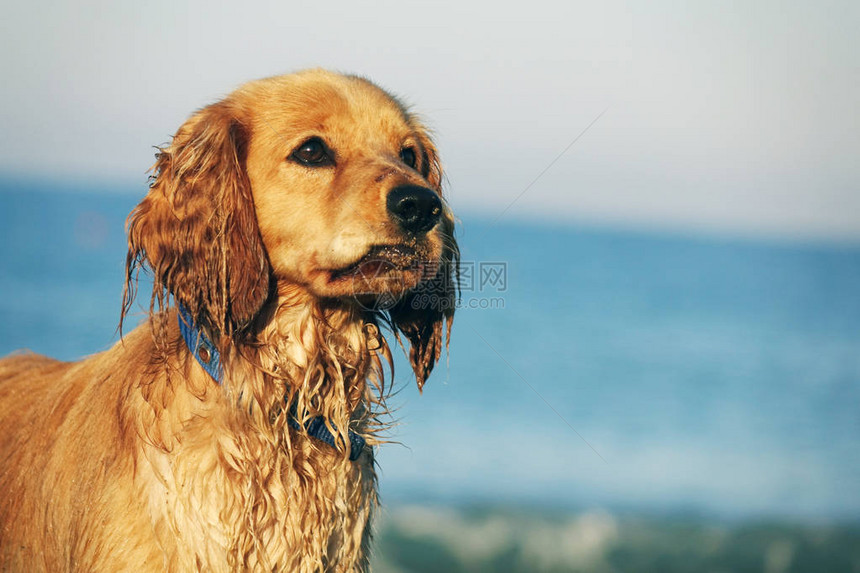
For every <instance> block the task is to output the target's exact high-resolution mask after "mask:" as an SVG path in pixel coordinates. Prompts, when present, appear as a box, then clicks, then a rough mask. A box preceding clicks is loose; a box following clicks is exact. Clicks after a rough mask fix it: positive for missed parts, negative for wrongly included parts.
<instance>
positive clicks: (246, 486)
mask: <svg viewBox="0 0 860 573" xmlns="http://www.w3.org/2000/svg"><path fill="white" fill-rule="evenodd" d="M153 169H154V175H153V177H152V181H151V186H150V190H149V193H148V194H147V195H146V197H145V198H144V199H143V201H142V202H141V203H140V204H139V205H138V206H137V208H135V210H134V211H133V212H132V213H131V215H130V216H129V219H128V244H129V250H128V259H127V281H126V290H125V296H124V299H125V300H124V309H123V316H125V314H126V313H127V312H128V311H129V309H130V308H131V305H132V301H133V300H134V298H135V289H136V286H137V275H138V273H139V271H140V270H141V269H145V270H146V272H151V275H152V280H153V283H154V288H153V292H152V297H151V302H150V305H149V306H150V313H149V314H150V315H149V318H148V319H147V320H146V321H145V322H143V323H142V324H141V325H140V326H139V327H137V328H136V329H134V330H133V331H132V332H130V333H126V334H125V335H124V336H123V337H122V339H121V340H120V342H118V343H117V344H116V345H115V346H113V348H111V349H110V350H108V351H106V352H103V353H101V354H96V355H94V356H92V357H89V358H87V359H85V360H82V361H80V362H60V361H57V360H53V359H51V358H47V357H44V356H38V355H34V354H16V355H13V356H11V357H8V358H5V359H3V360H2V361H0V570H2V571H15V572H26V573H31V572H37V571H43V572H51V573H56V572H61V571H81V572H83V571H86V572H111V573H113V572H119V571H134V572H136V573H143V572H148V571H152V572H164V571H211V572H220V571H270V572H271V571H286V572H305V571H307V572H311V571H313V572H316V571H366V570H368V567H369V565H368V560H369V556H368V552H369V547H368V545H369V543H370V538H371V534H370V523H371V516H372V514H373V512H374V508H375V507H376V504H377V495H376V477H375V472H374V459H373V455H374V450H373V447H374V445H375V444H378V443H379V441H380V438H379V437H378V432H379V430H380V428H383V427H384V425H385V421H384V420H381V419H380V416H381V415H382V414H384V411H385V406H384V397H385V385H384V378H383V373H384V371H388V370H389V368H385V367H386V366H388V367H390V365H391V354H390V352H389V346H388V344H387V343H386V340H385V338H384V337H383V335H382V333H381V332H382V330H383V329H390V330H391V332H393V334H394V336H395V337H396V338H397V339H398V340H401V339H403V340H405V342H404V343H405V344H408V346H409V347H410V348H409V360H410V362H411V365H412V368H413V369H414V372H415V376H416V379H417V381H418V385H419V387H421V386H423V384H424V382H425V380H426V379H427V376H428V375H429V374H430V372H431V370H432V369H433V366H434V365H435V364H436V362H437V361H438V359H439V356H440V354H441V352H442V348H443V346H444V345H445V344H446V339H447V338H448V337H449V335H450V328H451V322H452V319H453V314H454V307H455V302H456V300H455V297H456V296H457V293H456V290H457V285H456V276H457V266H458V260H459V254H458V250H457V245H456V242H455V241H454V237H453V231H454V219H453V215H452V213H451V211H450V209H449V207H448V206H447V204H446V203H445V202H444V201H443V200H442V196H441V185H442V171H441V168H440V164H439V159H438V156H437V152H436V148H435V147H434V145H433V142H432V141H431V139H430V137H429V136H428V133H427V130H426V129H425V128H424V127H423V126H422V124H421V123H420V121H419V120H418V119H417V118H416V117H415V116H414V115H413V114H411V113H410V112H409V111H408V110H407V109H406V108H405V107H404V106H403V105H402V104H400V103H399V102H398V101H397V99H395V98H394V97H392V96H391V95H389V94H388V93H386V92H385V91H383V90H382V89H380V88H379V87H377V86H375V85H374V84H372V83H370V82H369V81H367V80H365V79H362V78H360V77H356V76H344V75H339V74H334V73H330V72H326V71H322V70H311V71H306V72H300V73H297V74H292V75H286V76H279V77H273V78H269V79H264V80H260V81H256V82H251V83H248V84H246V85H244V86H242V87H241V88H239V89H238V90H236V91H235V92H234V93H232V94H231V95H229V96H228V97H227V98H225V99H224V100H223V101H220V102H218V103H215V104H213V105H210V106H208V107H205V108H203V109H202V110H200V111H199V112H197V113H196V114H194V115H193V116H192V117H191V118H190V119H189V120H188V121H186V122H185V124H184V125H182V127H180V128H179V131H178V132H177V133H176V135H175V136H174V138H173V140H172V143H171V144H170V145H168V146H167V147H166V148H164V149H161V150H160V152H159V153H158V154H157V161H156V163H155V166H154V168H153ZM375 436H376V437H375Z"/></svg>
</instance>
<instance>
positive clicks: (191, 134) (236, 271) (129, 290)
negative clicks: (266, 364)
mask: <svg viewBox="0 0 860 573" xmlns="http://www.w3.org/2000/svg"><path fill="white" fill-rule="evenodd" d="M248 136H249V135H248V131H247V129H246V128H245V126H244V125H243V123H242V118H241V117H240V114H239V112H238V110H237V109H236V108H235V106H233V105H232V104H231V103H230V102H221V103H217V104H213V105H211V106H208V107H206V108H204V109H202V110H200V111H199V112H197V113H196V114H195V115H194V116H192V117H191V118H190V119H189V120H188V121H186V122H185V124H183V125H182V127H180V128H179V131H177V133H176V135H175V136H174V138H173V141H172V143H171V144H170V145H169V146H168V147H166V148H164V149H160V150H159V153H158V154H157V155H156V162H155V165H154V167H153V172H154V173H153V176H152V182H151V185H150V190H149V193H148V194H147V196H146V197H145V198H144V200H143V201H142V202H141V203H140V205H138V206H137V207H136V208H135V209H134V211H132V213H131V215H129V218H128V222H127V228H128V256H127V262H126V272H127V282H126V292H125V296H124V305H125V307H124V312H127V311H128V309H129V307H130V305H131V302H132V300H133V298H134V286H135V285H134V276H133V275H134V274H135V270H136V269H137V268H138V267H142V266H143V265H144V264H146V265H148V266H149V268H150V269H151V270H152V273H153V282H154V285H153V295H152V301H151V305H152V306H155V305H156V304H157V305H158V307H159V308H164V307H166V305H167V304H168V296H169V295H172V296H173V298H174V299H175V300H176V301H177V302H179V303H181V304H182V305H184V306H185V307H186V309H188V311H189V312H190V314H191V316H192V317H193V318H194V319H195V321H198V322H200V323H201V324H205V325H206V326H208V327H209V328H211V329H213V330H214V331H215V332H217V333H220V334H226V335H232V334H234V333H237V332H241V331H243V330H245V329H247V328H248V327H249V326H250V324H251V321H252V320H253V319H254V317H255V316H256V314H257V313H258V312H259V311H260V309H261V307H262V306H263V304H264V303H265V302H266V299H267V298H268V296H269V288H270V283H269V281H270V274H271V273H270V268H269V262H268V258H267V255H266V252H265V250H264V248H263V243H262V239H261V237H260V232H259V230H258V228H257V218H256V215H255V212H254V203H253V198H252V196H251V188H250V183H249V181H248V177H247V174H246V172H245V165H244V164H245V153H246V150H247V143H248V141H247V140H248Z"/></svg>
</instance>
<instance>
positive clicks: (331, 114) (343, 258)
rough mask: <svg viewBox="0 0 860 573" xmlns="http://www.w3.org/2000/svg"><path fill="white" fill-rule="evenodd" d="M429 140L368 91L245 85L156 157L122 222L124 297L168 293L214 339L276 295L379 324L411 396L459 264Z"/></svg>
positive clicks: (312, 75)
mask: <svg viewBox="0 0 860 573" xmlns="http://www.w3.org/2000/svg"><path fill="white" fill-rule="evenodd" d="M441 185H442V170H441V167H440V164H439V159H438V155H437V152H436V148H435V146H434V144H433V142H432V140H431V139H430V137H429V135H428V133H427V130H426V129H425V128H424V127H423V126H422V124H421V123H420V122H419V121H418V120H417V119H416V117H415V116H414V115H412V114H410V113H409V112H408V111H407V110H406V109H405V108H404V106H403V105H401V104H400V103H399V102H398V101H397V100H396V99H395V98H393V97H392V96H390V95H389V94H387V93H386V92H385V91H383V90H382V89H380V88H378V87H377V86H375V85H373V84H372V83H370V82H369V81H367V80H364V79H362V78H359V77H354V76H342V75H338V74H333V73H329V72H324V71H320V70H313V71H308V72H302V73H299V74H293V75H288V76H280V77H275V78H269V79H264V80H260V81H257V82H252V83H249V84H246V85H245V86H243V87H241V88H240V89H238V90H237V91H236V92H234V93H233V94H231V95H230V96H228V97H227V98H226V99H225V100H223V101H221V102H218V103H216V104H213V105H210V106H208V107H206V108H204V109H202V110H200V111H199V112H198V113H196V114H195V115H194V116H193V117H191V118H190V119H189V120H188V121H187V122H186V123H185V124H184V125H183V126H182V127H181V128H180V129H179V131H178V132H177V133H176V135H175V136H174V138H173V141H172V143H171V144H170V145H169V146H168V147H166V148H165V149H162V150H161V151H160V153H159V154H158V155H157V161H156V164H155V166H154V176H153V180H152V185H151V189H150V192H149V193H148V195H147V196H146V198H145V199H144V200H143V201H142V202H141V204H140V205H139V206H138V207H137V208H136V209H135V210H134V211H133V212H132V214H131V215H130V217H129V221H128V235H129V254H128V265H127V267H128V268H127V270H128V288H127V294H126V308H127V307H128V305H129V304H130V302H131V300H132V298H133V295H134V291H133V275H134V272H135V269H136V268H137V267H138V266H141V265H143V264H146V265H148V266H149V267H150V268H151V269H152V271H153V276H154V282H155V285H154V286H155V291H154V294H153V304H157V305H158V306H159V307H164V306H166V305H167V297H168V296H169V295H172V296H173V297H174V299H175V300H176V301H178V302H179V303H181V304H182V305H184V306H185V307H186V308H187V309H188V310H189V312H190V313H191V314H192V316H193V317H194V318H195V320H197V321H199V322H200V323H201V324H204V325H206V327H207V328H209V329H211V330H213V331H214V332H215V333H217V334H219V335H226V336H230V337H234V338H235V337H242V336H247V335H248V334H251V330H252V329H253V325H254V324H255V319H256V318H257V317H258V315H259V314H260V313H261V311H262V310H263V309H264V307H265V306H266V304H267V303H269V302H273V299H274V298H276V297H277V293H278V292H279V291H280V290H281V289H283V288H284V287H285V286H286V287H288V288H291V289H300V290H301V291H302V292H304V293H306V294H307V295H309V296H312V297H315V298H318V299H327V300H334V301H338V302H340V303H342V304H345V305H356V306H358V307H359V308H360V309H361V310H362V311H366V312H371V313H376V314H377V316H381V317H383V319H384V320H387V321H388V322H390V323H391V324H392V326H393V327H394V328H395V331H396V332H397V331H399V332H400V333H402V334H403V335H405V337H406V338H407V339H408V341H409V343H410V345H411V350H410V360H411V363H412V367H413V369H414V371H415V375H416V378H417V380H418V384H419V386H421V385H423V383H424V381H425V380H426V378H427V376H428V375H429V373H430V371H431V370H432V368H433V366H434V365H435V363H436V361H437V360H438V359H439V356H440V354H441V349H442V345H443V340H444V338H445V337H446V336H447V335H448V334H449V333H450V325H451V321H452V318H453V313H454V306H455V302H456V301H455V297H456V288H457V285H456V280H457V265H458V251H457V245H456V242H455V240H454V236H453V231H454V219H453V215H452V213H451V211H450V209H449V208H448V206H447V205H446V203H445V202H444V200H443V199H442V192H441Z"/></svg>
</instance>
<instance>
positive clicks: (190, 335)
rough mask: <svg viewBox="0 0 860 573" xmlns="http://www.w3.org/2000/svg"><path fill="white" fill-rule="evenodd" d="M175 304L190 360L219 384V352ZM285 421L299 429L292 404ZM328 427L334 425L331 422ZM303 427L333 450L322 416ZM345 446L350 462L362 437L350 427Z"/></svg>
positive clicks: (358, 451) (359, 448) (359, 449)
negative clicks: (347, 444)
mask: <svg viewBox="0 0 860 573" xmlns="http://www.w3.org/2000/svg"><path fill="white" fill-rule="evenodd" d="M176 306H177V308H178V309H179V332H180V333H182V338H183V340H185V344H186V345H187V346H188V350H190V351H191V354H192V355H193V356H194V359H195V360H197V363H198V364H200V366H201V367H202V368H203V370H205V371H206V372H207V373H208V374H209V376H211V377H212V379H213V380H215V382H217V383H218V384H221V382H222V381H223V380H224V369H223V367H222V366H221V354H220V353H219V352H218V349H217V348H216V347H215V345H214V344H213V343H212V341H211V340H209V338H207V336H206V335H205V334H203V331H201V330H199V329H198V328H197V326H196V325H195V324H194V319H193V318H192V317H191V314H190V313H189V312H188V310H187V309H186V308H185V307H184V306H183V305H181V304H177V305H176ZM288 423H289V425H290V426H291V427H292V428H293V429H296V430H300V429H301V428H302V425H301V424H300V423H299V421H298V420H297V419H296V414H295V405H294V406H293V408H292V409H291V411H290V416H289V418H288ZM332 427H333V428H334V426H333V425H332ZM304 429H305V431H307V433H308V435H309V436H311V437H313V438H316V439H317V440H319V441H321V442H324V443H326V444H328V445H329V446H331V447H333V448H335V449H336V445H335V444H336V443H337V442H336V438H335V436H334V435H333V434H332V433H331V431H330V430H329V429H328V427H327V426H326V423H325V418H324V417H322V416H317V417H315V418H311V419H310V420H308V421H307V422H305V424H304ZM334 430H335V431H337V428H334ZM349 445H350V452H349V459H350V460H351V461H355V460H357V459H358V456H360V455H361V452H362V451H363V450H364V446H365V445H366V440H365V439H364V438H362V437H361V436H359V435H358V434H356V433H355V432H353V431H352V430H350V431H349Z"/></svg>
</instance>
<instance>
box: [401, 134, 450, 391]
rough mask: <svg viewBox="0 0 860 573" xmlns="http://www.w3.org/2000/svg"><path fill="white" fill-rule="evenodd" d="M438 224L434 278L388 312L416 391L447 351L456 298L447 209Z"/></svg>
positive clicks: (426, 149)
mask: <svg viewBox="0 0 860 573" xmlns="http://www.w3.org/2000/svg"><path fill="white" fill-rule="evenodd" d="M417 131H418V138H419V141H420V143H421V147H422V150H421V151H422V154H423V167H424V169H423V171H424V172H423V175H424V177H425V179H426V180H427V181H428V182H429V183H430V185H431V186H432V187H433V189H434V190H435V191H436V192H437V193H439V195H440V196H441V195H442V179H443V174H442V167H441V163H440V162H439V157H438V154H437V152H436V147H435V146H434V145H433V142H432V141H431V140H430V138H429V137H428V136H427V135H426V132H425V130H424V129H423V128H422V129H418V130H417ZM439 225H440V231H441V233H442V238H443V241H444V246H443V250H442V258H441V260H440V262H439V265H438V268H437V269H436V270H437V272H436V274H435V276H434V277H433V278H432V279H431V280H429V281H425V282H423V283H421V284H420V285H418V286H417V287H416V288H414V289H413V290H411V291H409V292H408V293H407V294H406V295H405V296H404V297H403V298H402V299H400V300H399V301H398V302H397V304H395V305H394V306H393V307H392V308H391V309H389V311H388V312H389V316H390V318H391V323H392V325H393V326H394V327H395V329H396V331H397V333H399V334H402V335H403V336H405V337H406V339H407V340H409V344H410V349H409V362H410V364H411V365H412V370H413V371H414V372H415V380H416V381H417V382H418V389H419V390H420V389H422V388H423V387H424V383H425V382H426V381H427V378H428V377H429V376H430V373H431V372H432V371H433V367H434V366H435V365H436V363H437V362H438V361H439V358H440V357H441V356H442V348H443V346H445V348H447V344H448V342H449V341H450V337H451V326H452V324H453V321H454V310H455V309H456V306H457V302H458V297H459V278H460V251H459V248H458V247H457V241H456V239H455V238H454V216H453V214H452V213H451V210H450V209H449V208H448V207H447V206H446V207H445V208H444V210H443V214H442V220H441V221H440V223H439ZM399 334H398V336H399Z"/></svg>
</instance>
